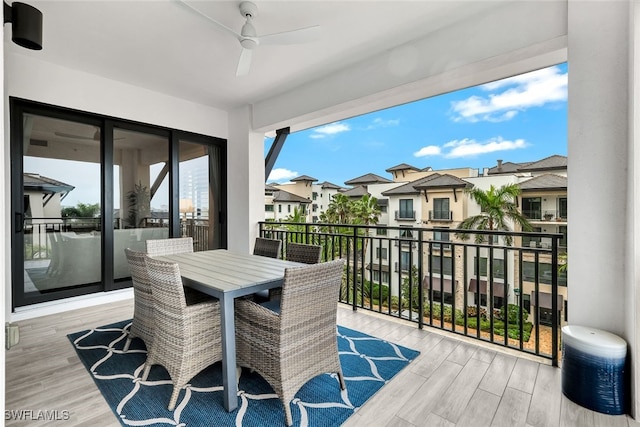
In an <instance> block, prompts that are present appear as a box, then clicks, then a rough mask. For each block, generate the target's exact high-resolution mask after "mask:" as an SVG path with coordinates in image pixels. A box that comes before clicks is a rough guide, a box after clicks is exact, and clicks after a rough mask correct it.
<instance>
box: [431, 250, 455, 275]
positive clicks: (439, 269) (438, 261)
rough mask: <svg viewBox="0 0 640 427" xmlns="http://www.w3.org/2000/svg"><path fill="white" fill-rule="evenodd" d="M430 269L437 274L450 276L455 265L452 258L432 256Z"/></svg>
mask: <svg viewBox="0 0 640 427" xmlns="http://www.w3.org/2000/svg"><path fill="white" fill-rule="evenodd" d="M429 268H430V271H431V272H433V273H435V274H440V275H443V274H445V275H449V276H451V275H452V274H453V264H452V260H451V257H450V256H441V255H431V262H430V263H429Z"/></svg>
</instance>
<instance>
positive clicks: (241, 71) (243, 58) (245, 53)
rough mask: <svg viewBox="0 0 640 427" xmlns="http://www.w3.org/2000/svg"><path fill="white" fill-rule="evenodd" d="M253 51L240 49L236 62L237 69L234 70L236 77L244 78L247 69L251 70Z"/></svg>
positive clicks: (247, 72)
mask: <svg viewBox="0 0 640 427" xmlns="http://www.w3.org/2000/svg"><path fill="white" fill-rule="evenodd" d="M252 55H253V51H252V50H251V49H244V48H243V49H242V52H241V53H240V59H239V60H238V68H237V69H236V76H246V75H247V74H249V68H251V56H252Z"/></svg>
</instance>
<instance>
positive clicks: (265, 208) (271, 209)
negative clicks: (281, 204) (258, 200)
mask: <svg viewBox="0 0 640 427" xmlns="http://www.w3.org/2000/svg"><path fill="white" fill-rule="evenodd" d="M264 211H265V212H273V205H264Z"/></svg>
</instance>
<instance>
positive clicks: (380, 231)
mask: <svg viewBox="0 0 640 427" xmlns="http://www.w3.org/2000/svg"><path fill="white" fill-rule="evenodd" d="M378 225H381V226H384V227H386V226H387V224H378ZM376 235H377V236H386V235H387V229H386V228H376Z"/></svg>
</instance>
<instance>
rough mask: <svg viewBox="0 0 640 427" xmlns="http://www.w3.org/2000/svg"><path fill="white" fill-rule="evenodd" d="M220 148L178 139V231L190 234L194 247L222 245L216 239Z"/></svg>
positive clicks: (203, 249) (201, 249)
mask: <svg viewBox="0 0 640 427" xmlns="http://www.w3.org/2000/svg"><path fill="white" fill-rule="evenodd" d="M220 155H221V154H220V149H219V147H217V146H215V145H207V144H201V143H196V142H189V141H185V140H181V141H180V163H179V183H180V192H179V200H180V203H179V209H180V232H181V234H182V235H183V236H191V237H193V242H194V250H196V251H206V250H208V249H217V248H220V247H222V244H221V240H220V229H219V228H220V227H219V211H220V209H221V208H220V192H219V187H220V179H221V178H220V176H219V175H220V170H219V169H220V168H219V164H220V163H219V160H220Z"/></svg>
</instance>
